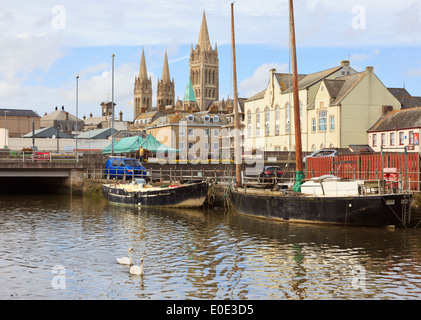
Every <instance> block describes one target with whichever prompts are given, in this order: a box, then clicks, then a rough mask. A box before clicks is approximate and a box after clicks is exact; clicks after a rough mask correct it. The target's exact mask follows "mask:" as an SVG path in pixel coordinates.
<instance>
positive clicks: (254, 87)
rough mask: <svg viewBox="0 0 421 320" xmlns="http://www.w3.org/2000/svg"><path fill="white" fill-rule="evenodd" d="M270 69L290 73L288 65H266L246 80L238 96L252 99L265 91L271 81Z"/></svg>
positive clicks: (273, 63) (239, 87) (240, 85)
mask: <svg viewBox="0 0 421 320" xmlns="http://www.w3.org/2000/svg"><path fill="white" fill-rule="evenodd" d="M270 69H276V72H280V73H281V72H288V65H287V64H286V63H282V64H280V63H275V62H272V63H265V64H263V65H261V66H260V67H258V68H257V69H256V70H255V71H254V72H253V75H252V76H251V77H249V78H246V79H244V80H243V81H241V82H240V84H239V86H238V95H239V96H241V97H251V96H253V95H255V94H256V93H258V92H260V91H261V90H263V89H265V88H266V86H267V84H268V81H269V71H270Z"/></svg>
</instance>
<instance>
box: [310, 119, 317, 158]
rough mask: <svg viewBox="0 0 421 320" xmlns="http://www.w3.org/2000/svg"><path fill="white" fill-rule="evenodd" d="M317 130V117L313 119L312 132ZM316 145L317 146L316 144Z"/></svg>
mask: <svg viewBox="0 0 421 320" xmlns="http://www.w3.org/2000/svg"><path fill="white" fill-rule="evenodd" d="M316 130H317V126H316V118H312V119H311V132H316ZM314 147H316V146H314ZM314 151H316V150H314Z"/></svg>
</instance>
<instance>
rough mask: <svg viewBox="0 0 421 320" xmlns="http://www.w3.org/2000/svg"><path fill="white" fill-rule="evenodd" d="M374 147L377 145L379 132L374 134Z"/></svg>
mask: <svg viewBox="0 0 421 320" xmlns="http://www.w3.org/2000/svg"><path fill="white" fill-rule="evenodd" d="M373 147H377V134H373Z"/></svg>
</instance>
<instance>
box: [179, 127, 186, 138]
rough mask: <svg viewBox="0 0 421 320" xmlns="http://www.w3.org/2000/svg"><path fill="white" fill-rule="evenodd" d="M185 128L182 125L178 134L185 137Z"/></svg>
mask: <svg viewBox="0 0 421 320" xmlns="http://www.w3.org/2000/svg"><path fill="white" fill-rule="evenodd" d="M184 128H185V127H183V126H180V127H179V128H178V135H179V136H182V137H184Z"/></svg>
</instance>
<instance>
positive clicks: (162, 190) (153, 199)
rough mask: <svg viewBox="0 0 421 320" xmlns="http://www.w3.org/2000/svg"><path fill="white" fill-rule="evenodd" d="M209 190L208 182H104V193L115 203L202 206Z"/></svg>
mask: <svg viewBox="0 0 421 320" xmlns="http://www.w3.org/2000/svg"><path fill="white" fill-rule="evenodd" d="M207 192H208V182H207V181H200V182H191V183H183V184H177V185H169V186H150V185H144V184H143V183H135V184H104V185H103V186H102V193H103V195H104V196H105V198H106V199H107V200H108V201H110V202H113V203H120V204H128V205H136V206H173V207H200V206H202V205H203V203H204V201H205V199H206V196H207Z"/></svg>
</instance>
